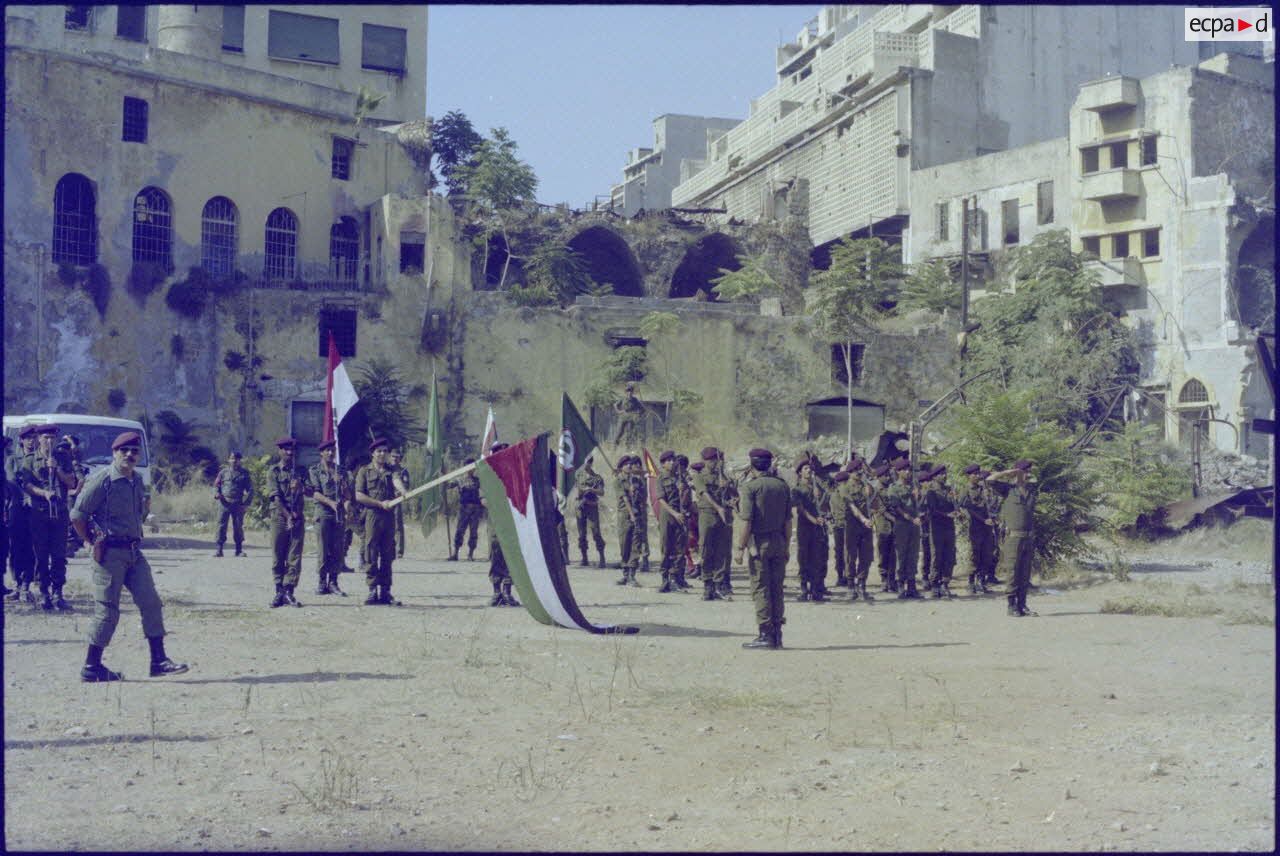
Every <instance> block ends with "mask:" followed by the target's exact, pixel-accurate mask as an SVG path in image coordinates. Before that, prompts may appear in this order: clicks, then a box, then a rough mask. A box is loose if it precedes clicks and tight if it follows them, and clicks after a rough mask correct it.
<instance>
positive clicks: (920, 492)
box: [915, 461, 933, 589]
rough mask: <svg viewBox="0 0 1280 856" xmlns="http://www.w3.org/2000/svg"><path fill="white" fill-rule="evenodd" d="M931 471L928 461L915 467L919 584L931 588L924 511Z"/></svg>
mask: <svg viewBox="0 0 1280 856" xmlns="http://www.w3.org/2000/svg"><path fill="white" fill-rule="evenodd" d="M932 471H933V465H932V464H930V463H929V462H928V461H921V462H920V466H918V467H917V468H916V484H915V494H916V506H917V507H918V508H919V509H920V521H921V522H920V584H921V585H922V586H923V587H924V588H925V589H932V588H933V538H932V537H930V532H929V526H928V523H927V522H926V520H925V518H926V515H925V511H924V492H925V487H924V485H925V480H924V476H927V475H928V474H929V473H930V472H932Z"/></svg>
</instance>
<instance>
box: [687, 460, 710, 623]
mask: <svg viewBox="0 0 1280 856" xmlns="http://www.w3.org/2000/svg"><path fill="white" fill-rule="evenodd" d="M706 468H707V464H706V462H705V461H694V462H693V463H691V464H689V466H688V468H687V469H686V470H685V474H686V476H687V477H688V478H687V484H688V488H689V498H688V501H687V502H686V503H685V508H687V509H689V514H688V515H686V518H685V519H686V520H688V522H689V564H690V565H691V567H690V569H689V579H691V580H696V579H700V578H703V575H702V543H701V541H699V539H698V519H699V516H700V515H701V511H700V510H699V508H698V499H697V493H696V490H697V488H696V487H695V485H696V484H697V483H698V482H699V481H700V480H701V479H702V472H703V470H705V469H706ZM705 579H710V577H707V578H705ZM703 585H704V587H705V585H706V583H705V581H704V583H703ZM713 588H714V586H713ZM713 593H714V592H713ZM715 599H716V598H714V597H711V598H708V597H706V592H705V591H704V592H703V600H715Z"/></svg>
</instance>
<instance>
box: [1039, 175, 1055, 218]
mask: <svg viewBox="0 0 1280 856" xmlns="http://www.w3.org/2000/svg"><path fill="white" fill-rule="evenodd" d="M1052 222H1053V182H1052V181H1042V182H1040V183H1039V184H1037V185H1036V225H1037V226H1045V225H1048V224H1049V223H1052Z"/></svg>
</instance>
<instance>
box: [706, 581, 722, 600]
mask: <svg viewBox="0 0 1280 856" xmlns="http://www.w3.org/2000/svg"><path fill="white" fill-rule="evenodd" d="M702 599H703V600H720V599H721V597H720V594H719V593H718V592H717V591H716V584H715V583H714V582H712V581H711V580H707V581H706V582H704V583H703V584H702Z"/></svg>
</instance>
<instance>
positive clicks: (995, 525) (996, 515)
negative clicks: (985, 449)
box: [978, 470, 1005, 588]
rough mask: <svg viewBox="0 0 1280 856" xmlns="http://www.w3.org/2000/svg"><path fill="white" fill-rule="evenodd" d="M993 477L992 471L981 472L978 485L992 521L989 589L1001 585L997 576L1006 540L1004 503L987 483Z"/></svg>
mask: <svg viewBox="0 0 1280 856" xmlns="http://www.w3.org/2000/svg"><path fill="white" fill-rule="evenodd" d="M990 475H991V471H990V470H979V472H978V484H979V485H981V487H982V491H983V496H985V497H986V501H987V517H988V518H990V519H991V521H992V524H991V561H990V562H989V563H988V564H987V575H986V580H987V588H991V587H992V586H998V585H1000V583H1001V580H1000V578H999V577H997V576H996V567H997V566H998V565H999V564H1000V542H1002V541H1003V540H1004V536H1005V525H1004V521H1003V520H1002V519H1001V516H1000V509H1001V506H1003V504H1004V501H1003V500H1002V499H1001V497H1000V493H999V491H997V490H996V489H995V487H993V486H992V485H990V484H988V483H987V478H988V476H990Z"/></svg>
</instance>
